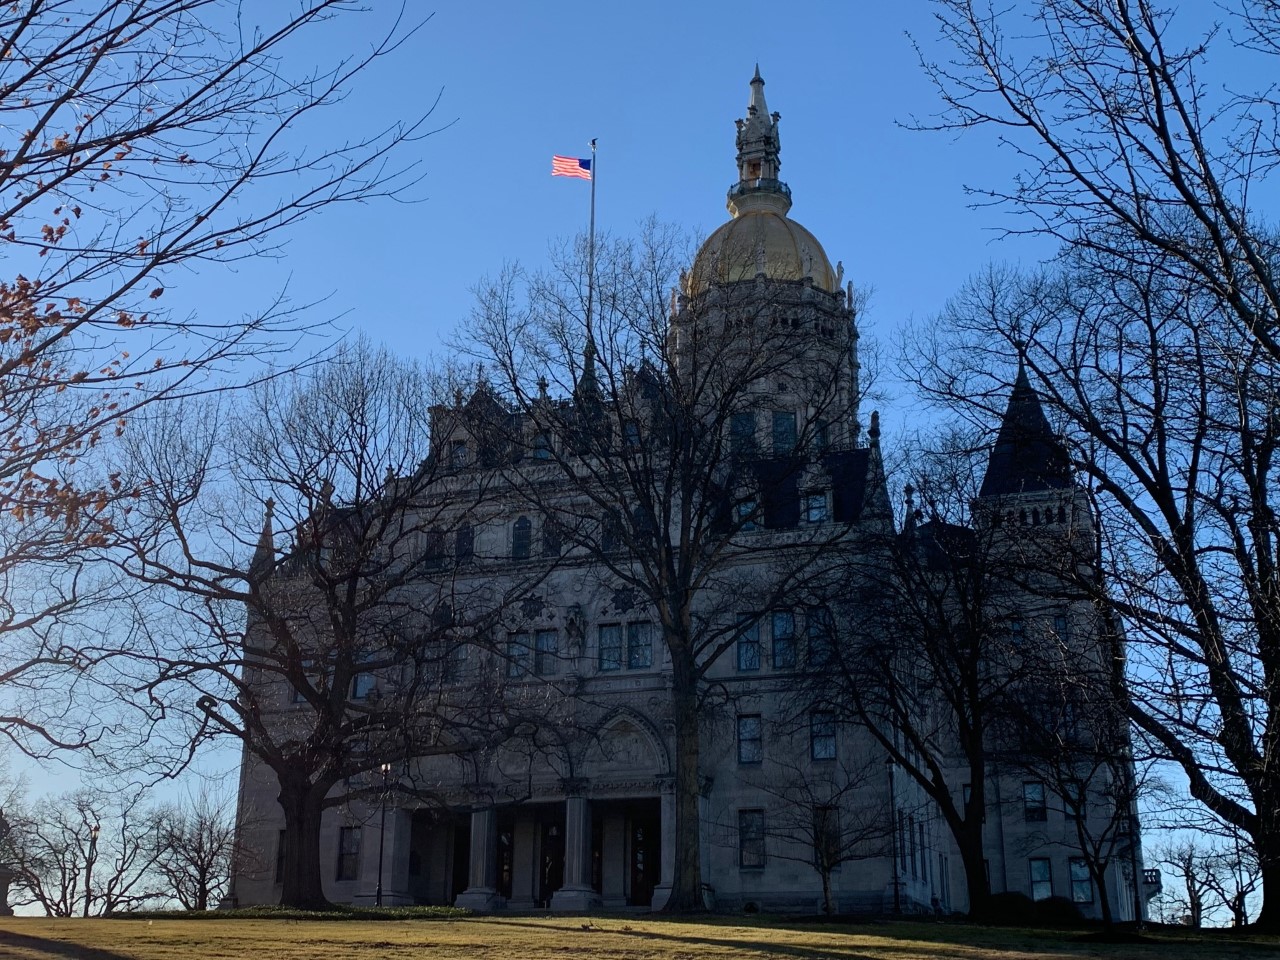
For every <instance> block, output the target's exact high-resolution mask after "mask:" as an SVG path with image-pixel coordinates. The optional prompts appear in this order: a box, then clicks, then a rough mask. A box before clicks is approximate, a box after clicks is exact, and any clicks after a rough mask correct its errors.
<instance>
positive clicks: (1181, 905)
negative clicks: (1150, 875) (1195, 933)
mask: <svg viewBox="0 0 1280 960" xmlns="http://www.w3.org/2000/svg"><path fill="white" fill-rule="evenodd" d="M1156 856H1157V857H1158V858H1159V860H1160V862H1161V863H1163V864H1165V865H1166V866H1168V867H1169V868H1170V869H1171V870H1172V871H1173V873H1174V875H1175V876H1176V877H1177V878H1178V880H1179V881H1181V883H1182V895H1181V896H1179V895H1178V894H1176V893H1175V894H1170V896H1171V899H1172V901H1173V905H1174V909H1180V910H1181V911H1182V917H1183V918H1184V922H1185V923H1186V924H1187V925H1188V926H1190V927H1193V928H1196V929H1199V928H1200V926H1201V925H1202V924H1203V923H1204V917H1205V911H1206V906H1207V904H1206V902H1205V901H1206V897H1207V896H1208V894H1209V892H1210V884H1209V879H1208V878H1209V874H1210V864H1209V857H1210V854H1209V853H1207V852H1206V851H1205V850H1203V849H1201V848H1200V847H1198V846H1196V843H1195V841H1194V840H1186V841H1183V842H1180V843H1172V844H1169V845H1168V846H1166V847H1164V848H1163V849H1161V850H1158V851H1157V852H1156Z"/></svg>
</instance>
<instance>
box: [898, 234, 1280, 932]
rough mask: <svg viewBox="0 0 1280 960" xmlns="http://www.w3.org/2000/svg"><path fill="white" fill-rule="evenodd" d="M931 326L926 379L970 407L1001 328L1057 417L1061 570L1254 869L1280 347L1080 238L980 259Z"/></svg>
mask: <svg viewBox="0 0 1280 960" xmlns="http://www.w3.org/2000/svg"><path fill="white" fill-rule="evenodd" d="M942 329H943V330H944V331H945V332H944V333H940V334H939V336H937V337H933V336H932V335H930V338H929V339H927V340H925V341H924V342H923V343H922V349H921V351H920V352H919V353H917V354H916V356H917V358H918V359H919V360H920V362H921V367H920V368H918V373H919V375H920V379H921V381H922V382H923V383H924V384H925V386H926V388H927V389H929V390H930V391H932V392H933V394H934V396H936V397H939V398H941V399H942V400H943V401H944V402H946V403H948V404H950V405H951V406H952V407H953V408H956V409H965V410H967V411H969V412H970V413H972V412H975V411H981V410H983V408H984V406H985V405H986V400H985V398H986V397H987V396H989V391H991V390H992V389H993V387H992V383H993V380H995V381H997V382H998V378H993V376H992V371H993V370H998V369H1000V367H999V365H998V363H997V362H996V361H995V359H994V357H995V355H996V354H997V353H998V351H999V349H1000V347H999V345H1000V344H1001V343H1003V344H1004V345H1005V346H1004V348H1005V349H1006V350H1008V351H1010V352H1012V351H1013V350H1015V349H1021V350H1022V352H1023V354H1024V358H1025V360H1024V363H1025V369H1026V371H1027V373H1028V375H1029V377H1031V378H1034V380H1035V383H1036V389H1037V391H1038V392H1039V394H1040V395H1041V397H1042V398H1043V400H1044V402H1045V405H1046V407H1047V408H1048V409H1049V410H1050V411H1052V412H1053V413H1054V414H1055V416H1056V417H1058V418H1060V420H1061V422H1062V423H1064V424H1065V425H1066V426H1067V439H1068V440H1069V441H1070V449H1071V455H1072V460H1073V462H1074V464H1075V465H1076V466H1077V467H1078V469H1079V470H1080V471H1081V474H1082V476H1084V477H1087V478H1088V479H1089V481H1090V487H1091V490H1092V497H1091V498H1092V506H1091V509H1092V511H1093V512H1094V513H1095V514H1096V515H1097V516H1098V518H1099V524H1098V537H1099V541H1098V544H1099V545H1098V548H1097V551H1096V552H1097V555H1098V556H1099V558H1100V565H1099V566H1098V568H1097V569H1098V571H1099V575H1095V574H1094V573H1092V572H1086V571H1085V570H1083V569H1076V570H1075V571H1073V570H1072V567H1071V565H1069V564H1068V565H1065V566H1064V570H1065V571H1066V572H1067V574H1068V575H1069V576H1068V579H1069V580H1070V581H1071V582H1072V586H1073V589H1075V590H1076V591H1077V592H1078V593H1079V594H1081V595H1082V596H1088V597H1090V599H1091V601H1092V602H1093V603H1095V604H1096V605H1098V606H1099V608H1100V609H1102V610H1104V611H1108V616H1110V617H1113V618H1114V620H1115V622H1116V623H1117V624H1119V625H1121V627H1122V629H1123V631H1124V637H1125V648H1124V657H1125V661H1126V663H1127V677H1126V684H1125V695H1126V696H1127V710H1128V713H1129V717H1130V719H1131V720H1132V722H1133V723H1134V724H1135V725H1136V727H1137V729H1138V730H1139V731H1140V733H1141V734H1142V736H1143V738H1144V740H1145V741H1146V744H1145V746H1144V749H1145V750H1146V751H1147V752H1148V753H1150V754H1152V755H1153V757H1155V758H1157V759H1165V760H1169V761H1172V762H1174V763H1176V764H1177V765H1178V766H1179V767H1180V768H1181V769H1182V771H1183V773H1184V774H1185V775H1186V776H1187V778H1188V781H1189V783H1190V789H1191V795H1192V796H1193V797H1194V798H1195V799H1197V800H1199V801H1200V802H1202V803H1204V804H1205V805H1206V806H1207V807H1208V808H1209V810H1210V811H1211V812H1212V813H1213V815H1214V816H1215V817H1217V818H1218V819H1219V820H1221V821H1225V822H1227V823H1232V824H1234V825H1235V826H1237V827H1238V828H1240V829H1242V830H1244V831H1245V832H1246V834H1248V835H1249V836H1250V837H1251V838H1252V840H1253V841H1254V842H1255V843H1256V844H1257V845H1258V849H1259V850H1260V851H1263V852H1261V853H1260V859H1261V863H1262V868H1263V878H1264V879H1263V884H1264V888H1265V884H1266V879H1265V878H1266V876H1267V870H1266V866H1267V864H1268V863H1269V862H1270V861H1269V860H1268V857H1267V855H1266V854H1265V851H1266V850H1269V849H1270V846H1269V845H1270V844H1272V843H1274V842H1275V838H1274V837H1273V834H1275V833H1276V830H1275V826H1274V814H1272V813H1269V812H1268V811H1273V810H1275V809H1276V808H1277V804H1280V768H1277V766H1276V764H1275V763H1274V762H1272V760H1273V756H1272V751H1270V750H1269V748H1267V746H1266V744H1267V743H1269V742H1270V741H1269V738H1270V736H1271V735H1272V734H1271V733H1270V732H1269V731H1271V729H1272V727H1273V726H1274V724H1275V723H1277V722H1280V721H1278V720H1277V717H1278V716H1280V714H1278V713H1277V710H1276V709H1275V708H1276V705H1277V703H1280V700H1277V698H1278V697H1280V690H1278V688H1277V684H1276V683H1275V682H1274V676H1275V668H1276V667H1277V666H1278V664H1277V663H1276V658H1275V647H1274V645H1273V644H1272V643H1271V640H1270V639H1269V638H1270V637H1271V635H1272V633H1273V631H1274V630H1275V629H1277V627H1278V626H1280V605H1277V600H1276V598H1277V597H1280V592H1277V591H1276V589H1275V581H1276V567H1275V565H1274V564H1273V562H1272V559H1271V558H1272V556H1273V553H1274V550H1275V547H1276V542H1275V531H1274V530H1273V529H1272V528H1271V526H1270V525H1269V524H1268V523H1260V522H1258V520H1257V519H1256V518H1261V517H1269V516H1270V511H1271V509H1272V508H1271V501H1272V500H1273V498H1274V492H1275V476H1274V465H1273V462H1272V461H1273V458H1272V455H1271V450H1272V447H1273V446H1274V443H1275V435H1276V431H1277V428H1278V427H1280V423H1277V421H1276V419H1275V417H1274V410H1275V397H1276V396H1277V395H1278V394H1277V392H1276V388H1277V383H1278V382H1277V374H1278V373H1280V371H1278V370H1277V367H1276V364H1275V363H1274V362H1273V361H1272V360H1271V359H1270V358H1269V357H1268V356H1267V354H1266V353H1265V352H1264V351H1263V350H1262V349H1261V348H1260V347H1258V346H1257V345H1256V344H1254V345H1252V346H1251V345H1250V343H1249V342H1248V336H1247V334H1245V333H1243V332H1241V331H1240V330H1239V329H1238V328H1237V327H1236V325H1235V324H1234V323H1233V322H1232V321H1231V319H1230V317H1228V316H1227V315H1225V314H1224V312H1223V311H1222V310H1221V308H1220V305H1219V304H1218V302H1217V301H1216V300H1214V299H1213V298H1211V297H1207V296H1205V295H1203V294H1202V293H1201V292H1199V291H1197V290H1196V289H1195V288H1194V287H1190V286H1188V285H1187V284H1186V283H1184V282H1181V281H1176V280H1172V279H1170V277H1169V275H1168V273H1167V272H1166V271H1164V270H1163V269H1160V268H1154V267H1153V268H1151V269H1149V270H1148V271H1146V272H1145V273H1139V272H1138V271H1136V270H1135V269H1134V268H1133V267H1132V266H1131V265H1127V264H1115V263H1101V262H1090V261H1088V260H1084V259H1083V258H1079V257H1072V258H1068V259H1066V260H1065V261H1064V263H1063V266H1062V269H1061V271H1059V272H1057V273H1054V274H1048V275H1038V276H1030V277H1021V276H1016V275H1013V274H1010V273H1007V272H1001V271H993V272H990V273H988V274H986V275H985V276H983V277H980V278H978V279H977V280H975V281H974V282H973V283H972V284H971V285H970V286H969V287H968V288H967V289H966V291H964V293H963V294H962V295H960V296H959V297H958V298H957V299H956V300H955V302H953V303H952V304H951V305H950V306H949V307H948V309H947V311H946V312H945V313H944V316H943V323H942ZM1137 371H1141V374H1140V375H1139V374H1138V373H1137ZM1118 629H1119V628H1118ZM1265 916H1266V914H1265V906H1264V914H1263V918H1260V922H1263V920H1265Z"/></svg>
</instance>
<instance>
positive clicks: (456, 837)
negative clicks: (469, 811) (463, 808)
mask: <svg viewBox="0 0 1280 960" xmlns="http://www.w3.org/2000/svg"><path fill="white" fill-rule="evenodd" d="M451 884H452V886H453V889H452V890H450V891H449V899H448V900H446V901H445V902H446V903H453V901H454V900H455V899H457V896H458V894H460V893H461V892H462V891H463V890H465V889H467V887H469V886H471V817H470V816H467V815H463V816H460V817H454V818H453V870H452V877H451Z"/></svg>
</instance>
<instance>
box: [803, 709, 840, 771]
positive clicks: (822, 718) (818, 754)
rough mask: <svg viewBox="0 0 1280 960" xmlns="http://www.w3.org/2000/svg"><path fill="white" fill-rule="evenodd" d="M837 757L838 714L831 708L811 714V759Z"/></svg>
mask: <svg viewBox="0 0 1280 960" xmlns="http://www.w3.org/2000/svg"><path fill="white" fill-rule="evenodd" d="M835 758H836V715H835V714H834V713H832V712H831V711H830V710H815V711H814V712H813V713H811V714H809V759H811V760H834V759H835Z"/></svg>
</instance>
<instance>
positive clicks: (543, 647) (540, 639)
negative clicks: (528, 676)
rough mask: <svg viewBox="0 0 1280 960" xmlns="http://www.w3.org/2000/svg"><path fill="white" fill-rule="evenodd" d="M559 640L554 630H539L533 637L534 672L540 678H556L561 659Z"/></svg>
mask: <svg viewBox="0 0 1280 960" xmlns="http://www.w3.org/2000/svg"><path fill="white" fill-rule="evenodd" d="M559 646H560V644H559V640H558V638H557V635H556V632H555V631H554V630H539V631H538V632H537V633H535V634H534V635H533V672H534V673H536V674H537V675H538V676H540V677H550V676H554V675H555V672H556V666H557V663H558V661H559V659H560V649H559Z"/></svg>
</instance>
